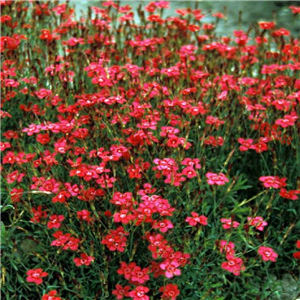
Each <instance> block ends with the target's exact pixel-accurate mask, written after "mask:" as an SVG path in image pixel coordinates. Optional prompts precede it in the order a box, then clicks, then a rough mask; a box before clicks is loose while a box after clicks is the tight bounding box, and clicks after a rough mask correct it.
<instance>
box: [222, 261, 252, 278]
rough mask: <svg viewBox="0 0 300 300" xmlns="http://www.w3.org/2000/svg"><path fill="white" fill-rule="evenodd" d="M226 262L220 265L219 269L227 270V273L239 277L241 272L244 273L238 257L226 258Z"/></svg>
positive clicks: (241, 262) (243, 267)
mask: <svg viewBox="0 0 300 300" xmlns="http://www.w3.org/2000/svg"><path fill="white" fill-rule="evenodd" d="M227 259H228V261H225V262H223V263H222V264H221V268H223V269H224V270H227V271H228V272H231V273H233V274H234V275H236V276H237V275H240V274H241V271H244V270H245V269H246V268H245V266H244V265H243V260H242V259H241V258H239V257H233V256H231V257H227Z"/></svg>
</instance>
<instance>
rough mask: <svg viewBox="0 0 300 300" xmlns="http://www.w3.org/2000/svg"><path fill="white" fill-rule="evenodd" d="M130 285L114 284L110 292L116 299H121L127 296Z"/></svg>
mask: <svg viewBox="0 0 300 300" xmlns="http://www.w3.org/2000/svg"><path fill="white" fill-rule="evenodd" d="M129 290H130V286H128V285H126V286H124V287H123V286H121V285H120V284H117V285H116V289H115V290H113V291H112V294H113V295H115V296H116V298H117V299H118V300H122V299H123V298H124V297H129Z"/></svg>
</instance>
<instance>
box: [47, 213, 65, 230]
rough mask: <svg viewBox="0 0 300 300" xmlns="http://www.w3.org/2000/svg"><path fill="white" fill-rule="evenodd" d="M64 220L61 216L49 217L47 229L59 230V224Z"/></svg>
mask: <svg viewBox="0 0 300 300" xmlns="http://www.w3.org/2000/svg"><path fill="white" fill-rule="evenodd" d="M64 219H65V217H64V216H63V215H52V216H50V217H49V222H48V223H47V228H49V229H52V228H56V229H58V228H60V226H61V222H62V221H63V220H64Z"/></svg>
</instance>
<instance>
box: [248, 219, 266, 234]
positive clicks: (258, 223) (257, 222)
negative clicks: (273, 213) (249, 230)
mask: <svg viewBox="0 0 300 300" xmlns="http://www.w3.org/2000/svg"><path fill="white" fill-rule="evenodd" d="M247 220H248V222H249V224H250V225H251V226H254V227H255V228H256V229H257V230H260V231H263V230H264V227H265V226H267V225H268V223H267V222H266V221H264V219H263V218H262V217H258V216H257V217H254V218H251V217H248V218H247Z"/></svg>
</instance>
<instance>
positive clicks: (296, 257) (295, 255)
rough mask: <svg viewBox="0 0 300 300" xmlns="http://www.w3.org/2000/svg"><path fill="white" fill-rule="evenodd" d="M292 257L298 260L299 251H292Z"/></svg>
mask: <svg viewBox="0 0 300 300" xmlns="http://www.w3.org/2000/svg"><path fill="white" fill-rule="evenodd" d="M293 257H294V258H295V259H299V260H300V251H297V252H295V253H293Z"/></svg>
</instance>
